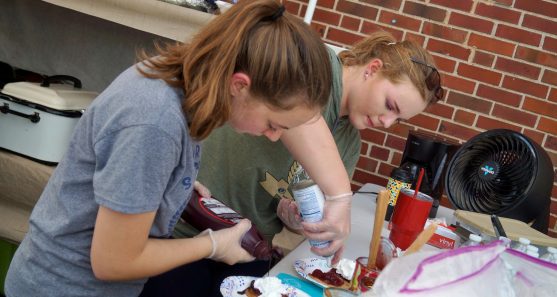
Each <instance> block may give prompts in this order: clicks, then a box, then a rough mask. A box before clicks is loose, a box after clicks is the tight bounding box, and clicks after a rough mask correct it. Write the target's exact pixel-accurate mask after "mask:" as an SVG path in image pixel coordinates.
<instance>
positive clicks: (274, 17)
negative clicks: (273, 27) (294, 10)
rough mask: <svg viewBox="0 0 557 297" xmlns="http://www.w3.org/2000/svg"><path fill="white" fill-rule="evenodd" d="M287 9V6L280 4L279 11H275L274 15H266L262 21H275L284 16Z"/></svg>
mask: <svg viewBox="0 0 557 297" xmlns="http://www.w3.org/2000/svg"><path fill="white" fill-rule="evenodd" d="M285 10H286V8H285V7H284V5H280V6H279V8H278V9H277V11H275V13H273V15H270V16H266V17H264V18H263V19H262V21H271V22H274V21H276V20H277V19H278V18H280V17H281V16H282V14H283V13H284V11H285Z"/></svg>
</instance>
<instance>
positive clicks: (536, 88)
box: [502, 76, 549, 98]
mask: <svg viewBox="0 0 557 297" xmlns="http://www.w3.org/2000/svg"><path fill="white" fill-rule="evenodd" d="M502 87H503V88H507V89H510V90H514V91H517V92H519V93H523V94H529V95H532V96H536V97H538V98H545V96H547V92H548V90H549V88H548V87H547V86H544V85H541V84H538V83H533V82H530V81H527V80H524V79H520V78H516V77H511V76H505V78H504V79H503V84H502Z"/></svg>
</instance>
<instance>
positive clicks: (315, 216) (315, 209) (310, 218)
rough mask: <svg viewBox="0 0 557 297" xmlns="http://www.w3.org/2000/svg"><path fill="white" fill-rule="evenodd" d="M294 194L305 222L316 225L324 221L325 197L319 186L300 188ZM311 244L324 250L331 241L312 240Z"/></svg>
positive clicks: (294, 190)
mask: <svg viewBox="0 0 557 297" xmlns="http://www.w3.org/2000/svg"><path fill="white" fill-rule="evenodd" d="M292 192H293V194H294V199H295V200H296V202H297V204H298V208H299V210H300V213H301V215H302V219H303V220H304V221H306V222H310V223H315V222H319V221H321V219H323V207H324V204H325V197H324V196H323V192H321V189H319V186H318V185H316V184H313V185H311V186H308V187H300V188H297V189H293V190H292ZM309 243H310V245H311V246H314V247H317V248H324V247H327V246H328V245H329V241H317V240H310V241H309Z"/></svg>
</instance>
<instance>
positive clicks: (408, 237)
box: [389, 189, 433, 250]
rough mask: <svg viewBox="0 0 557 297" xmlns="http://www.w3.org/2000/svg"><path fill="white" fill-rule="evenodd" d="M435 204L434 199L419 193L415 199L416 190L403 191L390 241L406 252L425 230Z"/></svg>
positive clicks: (394, 218) (398, 201)
mask: <svg viewBox="0 0 557 297" xmlns="http://www.w3.org/2000/svg"><path fill="white" fill-rule="evenodd" d="M432 204H433V198H431V197H429V196H428V195H426V194H424V193H421V192H418V195H417V196H416V198H414V190H412V189H401V190H400V193H399V195H398V199H397V203H396V206H395V210H394V212H393V217H392V218H391V233H390V234H389V239H390V240H391V241H392V242H393V244H394V245H395V246H396V247H398V248H400V249H402V250H406V249H407V248H408V247H409V246H410V244H412V242H413V241H414V240H415V239H416V237H418V235H419V234H420V232H422V230H423V229H424V225H425V222H426V221H427V218H428V216H429V211H430V209H431V206H432Z"/></svg>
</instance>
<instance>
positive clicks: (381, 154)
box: [369, 145, 389, 161]
mask: <svg viewBox="0 0 557 297" xmlns="http://www.w3.org/2000/svg"><path fill="white" fill-rule="evenodd" d="M369 155H370V156H371V157H373V158H375V159H379V160H383V161H387V160H388V159H389V150H388V149H385V148H382V147H379V146H376V145H372V146H371V151H370V152H369Z"/></svg>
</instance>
